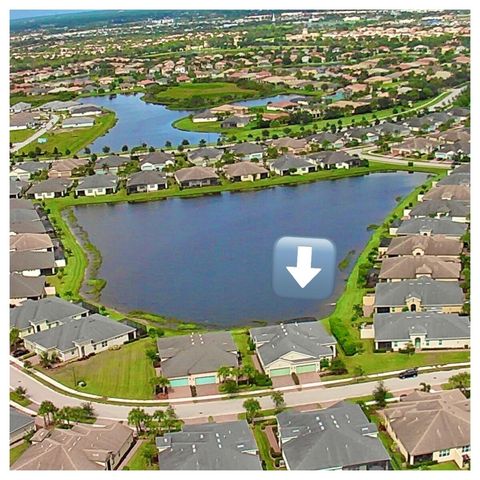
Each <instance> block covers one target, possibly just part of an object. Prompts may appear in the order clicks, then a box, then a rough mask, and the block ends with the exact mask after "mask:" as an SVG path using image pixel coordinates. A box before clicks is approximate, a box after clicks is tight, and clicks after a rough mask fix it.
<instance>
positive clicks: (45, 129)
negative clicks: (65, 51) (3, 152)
mask: <svg viewBox="0 0 480 480" xmlns="http://www.w3.org/2000/svg"><path fill="white" fill-rule="evenodd" d="M59 119H60V117H59V116H58V115H52V118H51V119H50V120H49V121H48V122H47V123H46V125H45V126H44V127H43V128H41V129H40V130H37V131H36V132H35V133H34V134H33V135H32V136H31V137H28V138H27V139H26V140H24V141H23V142H20V143H15V144H14V145H13V147H12V148H11V149H10V152H12V153H15V152H18V151H19V150H20V149H22V148H23V147H24V146H25V145H28V144H29V143H32V142H33V141H35V140H36V139H37V138H40V137H41V136H42V135H44V134H45V133H47V132H48V131H49V130H51V129H52V128H53V127H54V126H55V124H56V123H57V122H58V120H59Z"/></svg>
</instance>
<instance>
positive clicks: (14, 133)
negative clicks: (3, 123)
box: [10, 128, 35, 143]
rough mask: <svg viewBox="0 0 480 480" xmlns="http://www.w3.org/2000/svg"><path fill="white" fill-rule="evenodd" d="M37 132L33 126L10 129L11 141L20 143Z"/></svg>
mask: <svg viewBox="0 0 480 480" xmlns="http://www.w3.org/2000/svg"><path fill="white" fill-rule="evenodd" d="M34 133H35V130H34V129H33V128H26V129H25V130H10V143H20V142H23V141H25V140H26V139H27V138H29V137H31V136H32V135H33V134H34Z"/></svg>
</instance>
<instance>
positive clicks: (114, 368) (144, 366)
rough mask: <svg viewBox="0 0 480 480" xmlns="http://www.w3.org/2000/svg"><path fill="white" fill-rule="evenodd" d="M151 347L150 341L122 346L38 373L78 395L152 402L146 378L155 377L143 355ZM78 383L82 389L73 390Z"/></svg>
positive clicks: (151, 389)
mask: <svg viewBox="0 0 480 480" xmlns="http://www.w3.org/2000/svg"><path fill="white" fill-rule="evenodd" d="M151 345H153V342H152V340H151V339H150V338H145V339H140V340H136V341H134V342H132V343H129V344H126V345H123V346H122V347H121V348H120V350H111V351H106V352H102V353H99V354H97V355H94V356H93V357H90V358H88V359H86V360H81V361H77V362H73V363H69V364H67V365H64V366H61V367H57V368H55V369H52V370H44V369H43V370H42V371H43V373H46V374H47V375H49V376H50V377H52V378H53V379H54V380H56V381H58V382H60V383H62V384H63V385H66V386H67V387H70V388H75V389H76V390H78V391H79V392H86V393H93V394H95V395H101V396H105V397H107V396H108V397H115V398H125V399H137V400H139V399H143V400H146V399H152V398H153V387H152V386H151V385H150V379H151V378H153V377H154V376H155V370H154V368H153V365H152V362H151V361H150V360H149V359H148V358H147V356H146V355H145V351H146V349H147V348H148V347H149V346H151ZM80 380H83V381H84V382H86V384H87V385H86V386H85V387H77V386H76V383H78V382H79V381H80Z"/></svg>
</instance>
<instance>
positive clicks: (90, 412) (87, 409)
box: [81, 402, 95, 418]
mask: <svg viewBox="0 0 480 480" xmlns="http://www.w3.org/2000/svg"><path fill="white" fill-rule="evenodd" d="M81 407H82V410H83V413H84V414H85V415H86V416H87V417H90V418H92V417H94V416H95V409H94V408H93V405H92V404H91V403H90V402H83V403H82V404H81Z"/></svg>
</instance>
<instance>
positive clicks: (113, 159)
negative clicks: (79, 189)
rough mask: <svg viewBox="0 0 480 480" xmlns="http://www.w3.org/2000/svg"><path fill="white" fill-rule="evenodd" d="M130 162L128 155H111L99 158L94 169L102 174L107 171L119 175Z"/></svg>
mask: <svg viewBox="0 0 480 480" xmlns="http://www.w3.org/2000/svg"><path fill="white" fill-rule="evenodd" d="M128 163H130V158H128V157H120V156H118V155H109V156H108V157H103V158H98V159H97V160H96V162H95V167H94V169H93V170H94V172H95V173H96V174H100V175H102V174H105V173H111V174H113V175H117V174H118V173H119V172H120V171H121V169H122V168H123V167H125V166H126V165H127V164H128Z"/></svg>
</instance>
